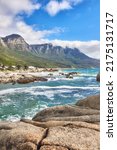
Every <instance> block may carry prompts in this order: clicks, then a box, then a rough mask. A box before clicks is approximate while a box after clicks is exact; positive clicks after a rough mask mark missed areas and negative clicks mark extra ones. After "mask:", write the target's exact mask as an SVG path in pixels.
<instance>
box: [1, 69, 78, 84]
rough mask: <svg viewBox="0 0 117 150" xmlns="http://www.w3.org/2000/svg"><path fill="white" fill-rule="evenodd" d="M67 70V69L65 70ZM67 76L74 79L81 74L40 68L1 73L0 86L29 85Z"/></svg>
mask: <svg viewBox="0 0 117 150" xmlns="http://www.w3.org/2000/svg"><path fill="white" fill-rule="evenodd" d="M64 69H65V68H64ZM55 73H58V76H65V78H69V79H73V77H74V76H80V73H79V72H76V71H74V72H69V73H64V72H63V71H62V69H61V68H46V69H45V68H38V69H34V68H33V69H27V70H15V71H9V70H5V71H0V84H7V83H12V84H16V83H18V84H27V83H30V82H35V81H48V79H49V78H51V77H53V78H54V77H56V76H55Z"/></svg>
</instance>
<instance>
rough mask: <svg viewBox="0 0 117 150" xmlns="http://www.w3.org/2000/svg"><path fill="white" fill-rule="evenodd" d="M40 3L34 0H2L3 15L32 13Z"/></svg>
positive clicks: (0, 6) (0, 1)
mask: <svg viewBox="0 0 117 150" xmlns="http://www.w3.org/2000/svg"><path fill="white" fill-rule="evenodd" d="M39 8H40V4H39V3H34V2H33V1H32V0H9V1H8V0H0V14H1V15H9V14H10V15H17V14H19V13H26V14H31V13H32V12H33V11H34V10H36V9H39Z"/></svg>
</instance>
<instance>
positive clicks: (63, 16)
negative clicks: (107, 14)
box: [0, 0, 100, 58]
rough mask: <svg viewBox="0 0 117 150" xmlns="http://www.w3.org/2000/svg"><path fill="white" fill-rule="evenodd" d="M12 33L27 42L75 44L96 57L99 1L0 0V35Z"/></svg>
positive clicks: (98, 47) (97, 49) (71, 45)
mask: <svg viewBox="0 0 117 150" xmlns="http://www.w3.org/2000/svg"><path fill="white" fill-rule="evenodd" d="M3 20H4V21H3ZM13 33H17V34H20V35H21V36H22V37H24V39H25V40H26V41H27V42H28V43H29V44H40V43H47V42H48V43H52V44H53V45H60V46H63V47H65V46H69V47H76V48H79V49H80V50H81V51H82V52H84V53H86V54H87V55H89V56H91V57H94V58H99V49H100V46H99V45H100V1H99V0H9V1H8V0H1V1H0V36H1V37H3V36H7V35H9V34H13Z"/></svg>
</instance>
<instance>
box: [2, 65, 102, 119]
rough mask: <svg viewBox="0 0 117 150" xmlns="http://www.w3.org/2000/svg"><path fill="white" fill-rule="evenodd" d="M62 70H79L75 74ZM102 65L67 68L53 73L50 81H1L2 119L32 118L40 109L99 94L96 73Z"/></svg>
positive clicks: (69, 103)
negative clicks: (16, 82)
mask: <svg viewBox="0 0 117 150" xmlns="http://www.w3.org/2000/svg"><path fill="white" fill-rule="evenodd" d="M60 72H63V73H70V72H78V73H79V75H75V76H74V77H73V78H70V79H69V78H66V77H65V76H64V75H63V76H61V75H60ZM98 73H99V68H90V69H64V70H60V71H59V72H55V73H53V74H54V75H53V76H50V77H49V79H48V81H47V82H34V83H29V84H25V85H23V84H22V85H20V84H15V85H12V84H1V85H0V120H9V121H17V120H20V119H21V118H28V119H31V118H32V117H33V116H34V115H35V114H36V113H37V112H39V111H41V110H43V109H45V108H48V107H52V106H57V105H65V104H68V105H71V104H75V103H76V102H77V101H78V100H80V99H83V98H85V97H87V96H90V95H96V94H99V92H100V88H99V86H100V85H99V82H97V81H96V76H97V74H98Z"/></svg>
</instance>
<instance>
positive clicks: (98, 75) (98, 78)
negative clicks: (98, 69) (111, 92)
mask: <svg viewBox="0 0 117 150" xmlns="http://www.w3.org/2000/svg"><path fill="white" fill-rule="evenodd" d="M96 81H98V82H100V73H98V74H97V77H96Z"/></svg>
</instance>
